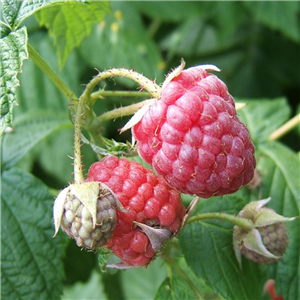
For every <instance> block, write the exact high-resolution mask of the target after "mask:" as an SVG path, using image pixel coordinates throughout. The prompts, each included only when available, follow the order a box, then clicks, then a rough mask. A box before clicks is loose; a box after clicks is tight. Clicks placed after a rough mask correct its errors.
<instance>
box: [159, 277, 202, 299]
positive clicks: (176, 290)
mask: <svg viewBox="0 0 300 300" xmlns="http://www.w3.org/2000/svg"><path fill="white" fill-rule="evenodd" d="M154 299H155V300H189V299H197V298H195V295H194V294H193V293H192V292H191V291H190V289H189V286H187V284H186V283H185V281H183V280H182V279H181V278H180V277H171V278H170V277H167V278H166V279H165V280H164V281H163V283H162V284H161V285H160V287H159V289H158V291H157V293H156V295H155V298H154Z"/></svg>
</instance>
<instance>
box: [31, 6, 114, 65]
mask: <svg viewBox="0 0 300 300" xmlns="http://www.w3.org/2000/svg"><path fill="white" fill-rule="evenodd" d="M109 12H110V4H109V2H108V1H90V2H86V1H85V2H75V3H74V2H69V3H66V4H65V5H60V6H52V7H48V8H46V9H43V10H41V11H40V12H38V13H37V15H36V17H37V20H38V21H39V23H40V25H45V26H46V27H47V28H48V30H49V32H50V34H51V35H53V37H54V42H55V45H56V47H57V55H58V59H59V66H60V68H62V67H63V66H64V65H65V62H66V60H67V58H68V56H69V54H70V53H71V51H72V50H73V49H74V48H75V47H78V46H79V45H80V43H81V42H82V40H83V38H84V37H86V36H88V35H89V34H90V32H91V29H92V27H93V25H94V23H95V22H100V21H101V20H102V19H103V18H104V16H105V15H106V14H107V13H109Z"/></svg>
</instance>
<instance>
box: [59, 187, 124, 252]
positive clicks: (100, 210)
mask: <svg viewBox="0 0 300 300" xmlns="http://www.w3.org/2000/svg"><path fill="white" fill-rule="evenodd" d="M118 208H120V204H119V201H118V199H117V198H116V196H115V195H114V193H113V192H112V191H111V190H110V189H109V188H108V187H107V186H106V185H104V184H102V183H100V182H85V183H82V184H72V185H70V186H68V187H67V188H65V189H64V190H62V191H61V192H60V194H59V195H58V197H57V198H56V200H55V203H54V221H55V229H56V231H55V235H56V234H57V232H58V230H59V226H61V228H62V229H63V231H64V232H65V233H66V234H67V235H69V236H70V237H71V238H72V239H74V240H75V241H76V244H77V245H78V246H79V247H85V248H88V249H95V248H98V247H101V246H103V245H105V244H106V242H107V241H108V240H109V239H110V238H111V236H112V232H113V230H114V228H115V225H116V222H117V216H116V210H117V209H118Z"/></svg>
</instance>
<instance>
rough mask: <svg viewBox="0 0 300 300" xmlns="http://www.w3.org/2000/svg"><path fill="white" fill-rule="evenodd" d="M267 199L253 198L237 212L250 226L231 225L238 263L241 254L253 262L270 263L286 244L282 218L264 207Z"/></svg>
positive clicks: (275, 260) (276, 259)
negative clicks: (254, 199)
mask: <svg viewBox="0 0 300 300" xmlns="http://www.w3.org/2000/svg"><path fill="white" fill-rule="evenodd" d="M270 200H271V198H268V199H264V200H259V201H253V202H250V203H248V204H247V205H245V207H244V208H243V210H241V211H240V212H239V214H238V216H239V217H242V218H244V219H246V220H248V221H250V222H248V224H251V226H250V228H249V227H248V228H247V229H245V228H244V227H241V224H242V222H241V223H240V224H239V225H235V226H234V227H233V248H234V252H235V255H236V258H237V260H238V262H239V264H240V266H241V254H243V255H244V256H245V257H246V258H247V259H250V260H252V261H254V262H256V263H261V264H265V263H269V264H270V263H274V262H277V261H278V260H279V259H281V258H282V256H283V254H284V252H285V250H286V247H287V245H288V238H287V231H286V228H285V225H284V222H286V221H292V220H294V219H295V218H286V217H283V216H281V215H278V214H277V213H276V212H275V211H274V210H273V209H270V208H267V207H264V206H265V205H266V204H267V203H268V202H269V201H270Z"/></svg>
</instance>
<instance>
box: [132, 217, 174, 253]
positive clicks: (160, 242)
mask: <svg viewBox="0 0 300 300" xmlns="http://www.w3.org/2000/svg"><path fill="white" fill-rule="evenodd" d="M133 223H134V224H136V225H137V226H138V227H140V228H141V229H142V231H143V232H144V233H145V234H146V236H147V237H148V239H149V240H150V243H151V246H152V248H153V249H154V250H155V252H156V251H158V250H160V249H162V248H163V246H164V245H165V243H166V242H167V241H168V240H169V239H170V237H171V235H172V232H171V231H170V230H168V229H164V228H155V227H151V226H148V225H146V224H143V223H139V222H136V221H134V222H133Z"/></svg>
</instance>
